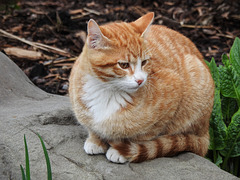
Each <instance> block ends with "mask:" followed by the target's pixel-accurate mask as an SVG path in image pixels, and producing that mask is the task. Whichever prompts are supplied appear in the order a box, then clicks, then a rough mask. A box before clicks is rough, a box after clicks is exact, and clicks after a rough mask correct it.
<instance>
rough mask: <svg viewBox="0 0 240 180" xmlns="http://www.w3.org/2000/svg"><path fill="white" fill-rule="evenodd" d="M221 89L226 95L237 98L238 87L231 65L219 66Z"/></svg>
mask: <svg viewBox="0 0 240 180" xmlns="http://www.w3.org/2000/svg"><path fill="white" fill-rule="evenodd" d="M218 70H219V76H220V87H221V88H220V89H221V94H222V95H223V96H225V97H231V98H237V93H236V88H235V84H234V81H233V74H232V70H231V68H230V67H228V68H227V67H224V66H219V68H218Z"/></svg>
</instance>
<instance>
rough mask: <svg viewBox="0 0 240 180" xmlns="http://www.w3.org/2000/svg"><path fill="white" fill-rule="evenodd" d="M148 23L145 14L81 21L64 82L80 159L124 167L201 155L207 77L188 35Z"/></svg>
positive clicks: (205, 138) (210, 91)
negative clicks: (83, 26) (81, 133)
mask: <svg viewBox="0 0 240 180" xmlns="http://www.w3.org/2000/svg"><path fill="white" fill-rule="evenodd" d="M153 19H154V13H152V12H150V13H147V14H146V15H144V16H142V17H140V18H139V19H137V20H136V21H134V22H131V23H126V22H119V23H109V24H105V25H103V26H98V24H97V23H96V22H95V21H94V20H92V19H90V20H89V22H88V36H87V40H86V43H85V45H84V47H83V50H82V53H81V54H80V56H79V58H78V59H77V60H76V62H75V64H74V66H73V69H72V71H71V75H70V79H69V96H70V99H71V103H72V106H73V110H74V112H75V115H76V117H77V119H78V121H79V122H80V123H81V124H82V125H83V126H84V127H86V129H87V130H88V138H87V140H86V141H85V143H84V150H85V152H86V153H87V154H106V157H107V159H108V160H109V161H111V162H115V163H125V162H142V161H145V160H150V159H155V158H157V157H163V156H174V155H177V154H179V153H181V152H185V151H187V152H193V153H195V154H198V155H200V156H205V154H206V153H207V151H208V145H209V132H208V131H209V119H210V116H211V112H212V107H213V99H214V82H213V79H212V76H211V73H210V71H209V69H208V67H207V66H206V64H205V62H204V60H203V56H202V55H201V53H200V52H199V51H198V49H197V48H196V46H195V45H194V44H193V43H192V42H191V41H190V40H189V39H188V38H186V37H185V36H183V35H182V34H180V33H178V32H176V31H174V30H171V29H169V28H167V27H165V26H161V25H152V22H153Z"/></svg>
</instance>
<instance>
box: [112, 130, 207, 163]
mask: <svg viewBox="0 0 240 180" xmlns="http://www.w3.org/2000/svg"><path fill="white" fill-rule="evenodd" d="M110 145H111V146H112V147H113V148H114V149H116V150H117V151H118V152H119V153H120V154H121V155H122V156H124V157H125V158H127V159H128V160H129V161H130V162H135V163H138V162H142V161H145V160H150V159H155V158H157V157H164V156H174V155H177V154H179V153H181V152H193V153H195V154H198V155H200V156H205V155H206V153H207V151H208V145H209V134H206V135H205V136H202V137H199V136H197V135H194V134H176V135H164V136H159V137H158V138H156V139H154V140H151V141H144V142H139V143H136V142H130V141H127V140H126V141H124V142H121V143H117V144H115V143H110Z"/></svg>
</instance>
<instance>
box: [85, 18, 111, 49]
mask: <svg viewBox="0 0 240 180" xmlns="http://www.w3.org/2000/svg"><path fill="white" fill-rule="evenodd" d="M87 30H88V37H87V45H88V47H89V48H92V49H104V48H106V47H107V42H108V41H109V39H108V38H107V37H106V36H104V35H103V34H102V32H101V30H100V28H99V26H98V24H97V23H96V22H95V21H94V20H93V19H90V20H89V21H88V29H87Z"/></svg>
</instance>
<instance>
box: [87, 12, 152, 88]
mask: <svg viewBox="0 0 240 180" xmlns="http://www.w3.org/2000/svg"><path fill="white" fill-rule="evenodd" d="M153 18H154V14H153V13H148V14H146V15H144V16H142V17H141V18H139V19H137V20H136V21H134V22H131V23H125V22H121V23H110V24H106V25H103V26H98V24H97V23H96V22H95V21H94V20H92V19H91V20H90V21H89V22H88V37H87V41H86V46H85V50H86V52H87V53H86V56H87V61H88V62H90V63H89V64H90V66H91V69H92V71H91V73H93V76H95V77H97V78H99V79H100V80H102V81H104V82H109V83H110V84H111V85H112V86H114V87H116V88H119V89H122V90H125V91H127V92H134V91H136V90H138V88H140V87H142V86H144V84H145V82H146V81H147V77H148V74H149V73H150V71H151V62H150V58H151V54H150V50H149V49H148V46H147V41H146V37H147V35H148V32H149V29H150V26H151V23H152V21H153Z"/></svg>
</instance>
